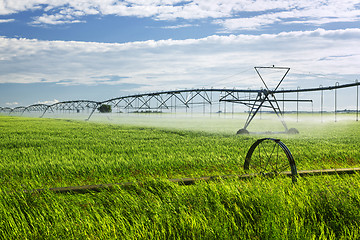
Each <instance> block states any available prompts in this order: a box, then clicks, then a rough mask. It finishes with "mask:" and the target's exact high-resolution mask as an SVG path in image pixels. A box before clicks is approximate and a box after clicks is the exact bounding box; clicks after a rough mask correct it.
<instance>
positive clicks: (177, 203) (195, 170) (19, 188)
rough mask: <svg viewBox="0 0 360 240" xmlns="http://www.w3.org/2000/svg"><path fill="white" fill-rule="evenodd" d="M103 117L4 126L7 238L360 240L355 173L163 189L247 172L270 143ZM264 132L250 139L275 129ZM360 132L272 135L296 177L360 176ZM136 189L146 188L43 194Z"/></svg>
mask: <svg viewBox="0 0 360 240" xmlns="http://www.w3.org/2000/svg"><path fill="white" fill-rule="evenodd" d="M304 118H305V119H306V116H305V117H304ZM107 119H108V120H107V122H106V123H105V122H102V121H90V122H85V121H80V120H68V119H41V118H26V117H11V116H0V140H1V141H0V228H1V231H0V239H360V175H358V174H355V175H346V176H336V175H335V176H318V177H306V178H305V177H303V178H298V182H297V183H296V184H293V183H292V182H291V180H290V179H289V178H285V177H275V178H261V177H259V178H253V179H250V180H238V179H228V180H217V181H212V182H201V181H199V182H197V183H196V184H195V185H191V186H183V185H179V184H176V183H171V182H169V181H167V179H171V178H185V177H201V176H213V175H229V174H242V173H244V171H243V163H244V159H245V155H246V153H247V151H248V149H249V148H250V146H251V145H252V143H254V142H255V141H256V140H257V139H258V138H261V137H264V135H235V134H234V133H235V132H236V131H237V130H238V129H239V128H241V124H242V123H243V120H239V119H236V118H234V119H233V118H229V119H217V118H215V117H214V118H212V119H209V118H207V120H204V119H202V118H200V117H199V118H190V120H186V121H187V123H185V122H186V121H185V120H184V119H181V118H170V120H171V121H168V119H166V118H161V117H159V118H156V117H152V118H149V119H146V118H145V120H144V118H139V117H137V118H136V119H137V120H136V119H133V120H131V121H127V122H126V121H120V120H118V121H117V120H116V119H111V118H109V117H108V118H107ZM139 119H141V120H139ZM151 122H152V123H153V124H151ZM169 122H170V123H169ZM257 122H259V123H258V125H257V123H254V124H253V125H252V126H251V127H252V128H253V130H256V129H260V130H262V129H266V128H267V127H268V126H269V125H271V126H274V125H273V123H272V121H271V120H268V119H263V120H259V121H257ZM146 123H147V124H146ZM172 124H174V126H178V127H174V126H172ZM359 124H360V123H359V122H356V121H354V120H351V121H350V120H343V121H339V122H331V121H328V122H326V123H320V122H319V121H312V120H311V119H309V120H308V121H307V120H304V121H300V122H296V121H292V122H291V125H292V126H291V127H296V128H297V129H299V131H300V134H298V135H272V136H271V137H278V138H280V139H281V141H282V142H283V143H285V144H286V145H287V147H288V148H289V149H290V151H291V152H292V154H293V156H294V159H295V161H296V164H297V168H298V170H310V169H328V168H348V167H359V166H360V147H359V146H360V138H359V136H360V125H359ZM186 126H191V127H186ZM250 130H251V129H250ZM265 137H267V136H265ZM130 181H131V182H136V183H138V184H134V185H133V186H131V187H127V188H124V187H120V186H114V187H112V188H108V189H104V190H102V191H100V192H87V193H83V194H78V193H54V192H52V191H49V190H46V189H49V188H53V187H67V186H80V185H92V184H105V183H121V182H130ZM34 189H45V191H42V192H37V191H32V190H34Z"/></svg>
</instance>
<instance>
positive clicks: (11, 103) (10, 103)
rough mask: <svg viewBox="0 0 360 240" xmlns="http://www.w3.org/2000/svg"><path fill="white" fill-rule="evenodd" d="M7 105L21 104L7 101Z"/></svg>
mask: <svg viewBox="0 0 360 240" xmlns="http://www.w3.org/2000/svg"><path fill="white" fill-rule="evenodd" d="M5 105H6V106H16V105H19V103H18V102H7V103H5Z"/></svg>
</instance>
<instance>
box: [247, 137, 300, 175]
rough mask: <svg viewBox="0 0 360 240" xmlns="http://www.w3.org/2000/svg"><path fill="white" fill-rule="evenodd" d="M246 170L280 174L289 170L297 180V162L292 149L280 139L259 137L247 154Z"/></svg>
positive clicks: (255, 172) (253, 172) (262, 173)
mask: <svg viewBox="0 0 360 240" xmlns="http://www.w3.org/2000/svg"><path fill="white" fill-rule="evenodd" d="M244 170H245V171H247V172H249V173H251V174H260V175H270V176H274V175H278V174H280V173H282V172H289V173H290V174H291V176H292V181H293V182H296V175H297V170H296V164H295V160H294V158H293V156H292V155H291V152H290V150H289V149H288V148H287V147H286V145H285V144H284V143H283V142H281V141H280V139H274V138H262V139H258V140H257V141H256V142H255V143H254V144H253V145H252V146H251V147H250V149H249V151H248V152H247V154H246V158H245V163H244Z"/></svg>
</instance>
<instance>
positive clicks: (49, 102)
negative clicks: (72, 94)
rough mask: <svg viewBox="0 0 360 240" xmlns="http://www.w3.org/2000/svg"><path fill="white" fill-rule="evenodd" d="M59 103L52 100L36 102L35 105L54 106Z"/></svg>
mask: <svg viewBox="0 0 360 240" xmlns="http://www.w3.org/2000/svg"><path fill="white" fill-rule="evenodd" d="M58 102H60V101H59V100H57V99H54V100H48V101H38V102H36V104H47V105H51V104H55V103H58Z"/></svg>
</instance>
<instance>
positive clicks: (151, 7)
mask: <svg viewBox="0 0 360 240" xmlns="http://www.w3.org/2000/svg"><path fill="white" fill-rule="evenodd" d="M359 40H360V1H354V0H311V1H310V0H302V1H298V0H279V1H273V0H218V1H212V0H197V1H190V0H188V1H181V0H126V1H117V0H71V1H70V0H0V106H2V107H5V106H8V107H16V106H26V105H30V104H34V103H52V102H56V101H65V100H76V99H89V100H106V99H109V98H113V97H118V96H122V95H127V94H133V93H141V92H149V91H159V90H171V89H183V88H198V87H199V88H200V87H219V88H223V87H229V88H233V87H236V88H244V89H247V88H252V89H257V88H260V87H262V84H261V81H260V80H259V78H258V77H257V75H256V74H255V71H254V69H253V67H254V66H271V65H275V66H286V67H290V68H291V70H290V72H289V75H288V77H287V78H286V80H285V81H284V83H283V85H282V87H284V88H296V87H298V86H300V87H303V88H305V87H317V86H319V85H320V84H321V85H324V86H327V85H334V84H335V82H339V83H340V84H342V83H350V82H353V81H355V79H359V63H360V47H359V46H360V44H359ZM263 74H264V76H265V77H266V81H268V82H269V85H271V84H275V85H276V81H277V80H278V79H279V76H280V75H281V73H273V72H264V73H263Z"/></svg>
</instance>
